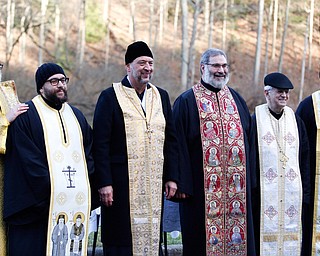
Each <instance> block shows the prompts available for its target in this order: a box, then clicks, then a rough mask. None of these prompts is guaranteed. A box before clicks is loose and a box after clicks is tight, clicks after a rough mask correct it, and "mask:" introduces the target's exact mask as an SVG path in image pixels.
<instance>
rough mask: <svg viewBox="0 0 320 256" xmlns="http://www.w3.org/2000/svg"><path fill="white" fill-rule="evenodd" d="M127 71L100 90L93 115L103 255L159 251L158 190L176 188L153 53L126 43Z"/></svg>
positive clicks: (171, 140) (172, 140)
mask: <svg viewBox="0 0 320 256" xmlns="http://www.w3.org/2000/svg"><path fill="white" fill-rule="evenodd" d="M125 64H126V71H127V75H126V76H125V77H124V78H123V79H122V81H121V82H120V83H114V84H113V85H112V87H109V88H107V89H105V90H104V91H102V93H101V95H100V97H99V99H98V102H97V105H96V109H95V114H94V120H93V133H94V152H93V155H94V161H95V171H96V177H95V185H96V187H97V189H98V190H99V195H100V201H101V204H102V205H101V240H102V243H103V249H104V255H114V256H129V255H132V254H133V255H137V254H146V255H155V254H158V253H159V245H160V234H161V230H160V224H161V214H162V203H163V202H162V201H163V192H164V190H165V194H166V196H167V198H168V199H170V198H171V197H172V196H173V195H174V194H175V191H176V189H177V181H178V169H177V162H178V161H177V139H176V134H175V126H174V121H173V118H172V112H171V106H170V101H169V96H168V93H167V92H166V91H165V90H163V89H161V88H159V87H156V86H154V85H152V84H151V83H150V79H151V77H152V74H153V54H152V52H151V50H150V49H149V47H148V46H147V44H146V43H144V42H142V41H137V42H134V43H132V44H130V45H129V46H128V48H127V51H126V54H125Z"/></svg>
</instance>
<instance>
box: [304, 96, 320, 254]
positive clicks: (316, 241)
mask: <svg viewBox="0 0 320 256" xmlns="http://www.w3.org/2000/svg"><path fill="white" fill-rule="evenodd" d="M312 101H313V109H314V116H315V122H316V126H317V137H316V142H317V143H316V170H315V191H314V211H313V230H312V255H319V254H320V203H319V201H320V196H319V192H320V91H316V92H314V93H313V94H312ZM306 125H307V124H306Z"/></svg>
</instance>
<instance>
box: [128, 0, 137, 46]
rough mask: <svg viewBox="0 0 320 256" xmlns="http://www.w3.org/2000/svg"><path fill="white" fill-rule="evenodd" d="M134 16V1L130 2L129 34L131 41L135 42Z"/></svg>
mask: <svg viewBox="0 0 320 256" xmlns="http://www.w3.org/2000/svg"><path fill="white" fill-rule="evenodd" d="M134 15H135V1H134V0H130V25H129V33H130V34H131V35H132V39H133V41H136V25H135V20H134Z"/></svg>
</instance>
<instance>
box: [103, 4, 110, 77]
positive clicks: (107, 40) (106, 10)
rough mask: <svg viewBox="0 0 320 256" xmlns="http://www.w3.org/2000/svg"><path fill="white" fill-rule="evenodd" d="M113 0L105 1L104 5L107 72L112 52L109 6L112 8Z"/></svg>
mask: <svg viewBox="0 0 320 256" xmlns="http://www.w3.org/2000/svg"><path fill="white" fill-rule="evenodd" d="M110 2H111V0H104V5H103V20H104V24H105V26H106V36H105V40H106V45H105V57H104V67H105V70H106V71H107V70H108V66H109V51H110V27H109V6H110Z"/></svg>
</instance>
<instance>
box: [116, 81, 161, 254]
mask: <svg viewBox="0 0 320 256" xmlns="http://www.w3.org/2000/svg"><path fill="white" fill-rule="evenodd" d="M113 87H114V90H115V93H116V97H117V100H118V102H119V105H120V107H121V110H122V112H123V117H124V123H125V131H126V140H127V154H128V168H129V169H128V171H129V193H130V194H129V202H130V221H131V232H132V249H133V255H135V256H138V255H150V256H151V255H153V256H157V255H158V253H159V239H160V223H161V202H162V176H163V162H164V156H163V146H164V137H165V136H164V135H165V134H164V131H165V124H166V123H165V118H164V115H163V110H162V102H161V97H160V93H159V91H158V89H157V88H156V87H155V86H154V85H152V84H150V88H148V89H146V90H145V94H144V99H143V102H145V106H144V111H145V113H144V111H143V109H142V106H143V105H142V102H141V100H140V99H139V97H138V96H137V93H136V91H135V89H133V88H129V87H126V86H123V85H122V84H121V83H115V84H113Z"/></svg>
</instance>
